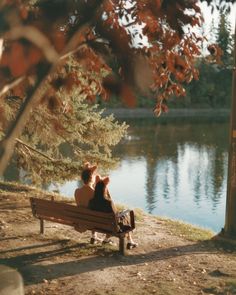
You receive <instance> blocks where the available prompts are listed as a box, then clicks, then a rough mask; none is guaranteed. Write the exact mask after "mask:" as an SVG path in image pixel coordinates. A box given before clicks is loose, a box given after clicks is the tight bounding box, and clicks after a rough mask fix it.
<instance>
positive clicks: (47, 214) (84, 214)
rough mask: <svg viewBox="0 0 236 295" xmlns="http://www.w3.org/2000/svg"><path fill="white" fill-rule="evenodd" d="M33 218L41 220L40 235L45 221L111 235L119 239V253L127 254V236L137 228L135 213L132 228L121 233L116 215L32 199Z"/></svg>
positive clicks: (132, 214)
mask: <svg viewBox="0 0 236 295" xmlns="http://www.w3.org/2000/svg"><path fill="white" fill-rule="evenodd" d="M30 203H31V208H32V213H33V216H35V217H36V218H38V219H39V220H40V233H41V234H43V233H44V220H48V221H52V222H57V223H61V224H65V225H69V226H73V227H74V229H75V230H77V231H79V232H84V231H86V230H91V231H96V232H100V233H104V234H109V235H111V236H115V237H118V238H119V251H120V252H121V253H122V254H123V255H125V254H126V253H125V252H126V238H125V236H126V234H127V233H128V232H130V231H132V230H133V229H134V228H135V221H134V212H133V211H132V210H130V211H129V214H130V228H127V229H126V230H125V231H121V230H120V227H119V224H118V217H117V216H116V215H115V214H114V213H103V212H98V211H93V210H89V209H85V208H80V207H78V206H75V205H70V204H67V203H63V202H57V201H54V200H53V199H52V200H45V199H39V198H30Z"/></svg>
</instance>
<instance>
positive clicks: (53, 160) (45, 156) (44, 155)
mask: <svg viewBox="0 0 236 295" xmlns="http://www.w3.org/2000/svg"><path fill="white" fill-rule="evenodd" d="M16 142H18V143H20V144H22V145H24V146H26V147H27V148H28V149H30V150H32V151H34V152H36V153H37V154H39V155H41V156H43V157H44V158H46V159H48V160H50V161H51V162H55V159H53V158H51V157H49V156H47V155H46V154H44V153H42V152H40V151H39V150H37V149H35V148H33V147H32V146H30V145H28V144H27V143H25V142H23V141H22V140H20V139H19V138H16Z"/></svg>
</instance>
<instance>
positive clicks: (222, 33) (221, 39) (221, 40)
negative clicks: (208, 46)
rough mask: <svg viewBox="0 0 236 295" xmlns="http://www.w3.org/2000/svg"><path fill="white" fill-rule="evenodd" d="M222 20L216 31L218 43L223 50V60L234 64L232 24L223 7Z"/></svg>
mask: <svg viewBox="0 0 236 295" xmlns="http://www.w3.org/2000/svg"><path fill="white" fill-rule="evenodd" d="M219 13H220V21H219V24H218V28H217V32H216V43H217V44H218V45H219V46H220V48H221V49H222V50H223V56H222V61H223V63H224V64H225V65H226V66H227V64H230V65H231V64H232V53H233V40H232V36H231V25H230V22H229V20H228V17H227V14H226V12H225V11H224V10H223V9H222V8H221V9H220V11H219Z"/></svg>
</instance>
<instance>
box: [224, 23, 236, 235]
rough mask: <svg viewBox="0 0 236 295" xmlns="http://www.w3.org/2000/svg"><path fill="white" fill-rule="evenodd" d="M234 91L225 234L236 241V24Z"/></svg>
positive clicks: (235, 38) (235, 39) (235, 37)
mask: <svg viewBox="0 0 236 295" xmlns="http://www.w3.org/2000/svg"><path fill="white" fill-rule="evenodd" d="M232 89H233V90H232V106H231V122H230V138H229V160H228V182H227V199H226V218H225V227H224V230H223V232H224V234H225V235H226V236H229V237H230V238H235V239H236V24H235V35H234V67H233V85H232Z"/></svg>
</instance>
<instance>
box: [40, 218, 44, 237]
mask: <svg viewBox="0 0 236 295" xmlns="http://www.w3.org/2000/svg"><path fill="white" fill-rule="evenodd" d="M39 221H40V234H44V222H43V219H39Z"/></svg>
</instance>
